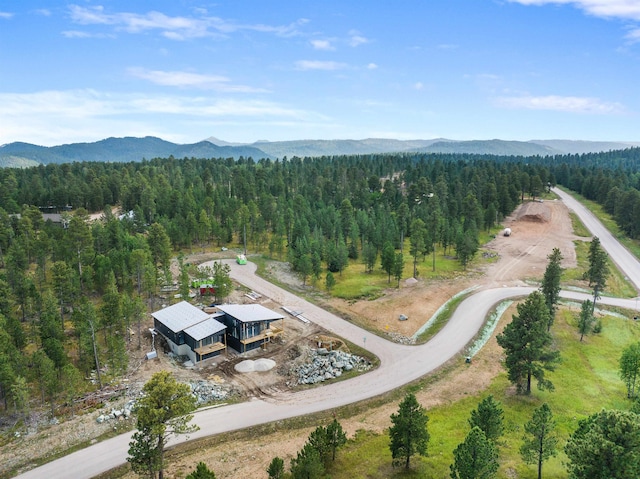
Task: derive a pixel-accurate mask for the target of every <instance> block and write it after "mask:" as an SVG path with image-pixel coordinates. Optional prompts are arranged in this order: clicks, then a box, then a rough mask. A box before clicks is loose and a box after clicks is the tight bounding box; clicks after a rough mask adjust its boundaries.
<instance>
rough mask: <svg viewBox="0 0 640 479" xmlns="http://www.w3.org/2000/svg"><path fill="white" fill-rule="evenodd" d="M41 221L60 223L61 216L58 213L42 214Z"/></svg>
mask: <svg viewBox="0 0 640 479" xmlns="http://www.w3.org/2000/svg"><path fill="white" fill-rule="evenodd" d="M42 219H43V220H44V221H51V222H52V223H62V215H61V214H60V213H43V214H42Z"/></svg>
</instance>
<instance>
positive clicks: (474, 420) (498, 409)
mask: <svg viewBox="0 0 640 479" xmlns="http://www.w3.org/2000/svg"><path fill="white" fill-rule="evenodd" d="M503 419H504V412H503V410H502V406H501V404H500V402H499V401H496V400H494V399H493V396H487V397H486V398H484V399H483V400H482V401H480V404H478V409H474V410H473V411H471V417H470V418H469V426H471V429H473V428H474V427H476V426H477V427H479V428H480V429H481V430H482V432H484V435H485V437H486V438H487V439H488V440H490V441H493V442H496V441H497V440H498V438H499V437H500V436H502V431H503V424H502V423H503Z"/></svg>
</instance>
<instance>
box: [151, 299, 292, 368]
mask: <svg viewBox="0 0 640 479" xmlns="http://www.w3.org/2000/svg"><path fill="white" fill-rule="evenodd" d="M216 309H217V310H218V312H216V313H213V314H210V313H205V312H204V311H202V310H201V309H199V308H196V307H195V306H193V305H191V304H189V303H188V302H186V301H181V302H180V303H177V304H174V305H172V306H168V307H166V308H164V309H161V310H160V311H156V312H154V313H151V316H152V317H153V322H154V327H155V329H156V331H158V332H159V333H160V334H162V336H164V337H165V338H166V340H167V342H168V343H169V346H170V348H171V351H172V352H173V353H174V354H176V355H179V356H188V357H189V359H191V361H192V362H193V363H194V364H196V363H199V362H200V361H204V360H205V359H209V358H212V357H214V356H217V355H219V354H220V353H221V352H222V351H226V348H227V345H229V346H231V347H232V348H233V349H235V350H236V351H238V352H240V353H244V352H246V351H251V350H253V349H257V348H259V347H264V345H266V344H267V343H269V342H270V341H271V340H272V339H274V338H276V337H278V336H280V335H281V334H282V333H283V332H284V316H282V315H281V314H279V313H276V312H274V311H271V310H270V309H268V308H265V307H264V306H261V305H259V304H225V305H220V306H216Z"/></svg>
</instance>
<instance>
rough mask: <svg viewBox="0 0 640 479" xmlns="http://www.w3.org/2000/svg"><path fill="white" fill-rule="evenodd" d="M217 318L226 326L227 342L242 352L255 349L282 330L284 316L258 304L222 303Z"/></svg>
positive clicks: (278, 334)
mask: <svg viewBox="0 0 640 479" xmlns="http://www.w3.org/2000/svg"><path fill="white" fill-rule="evenodd" d="M217 308H218V310H219V311H220V312H222V313H224V317H221V318H220V319H219V320H220V321H222V322H224V324H225V325H226V327H227V344H229V346H231V347H232V348H233V349H235V350H236V351H238V352H241V353H244V352H246V351H250V350H252V349H257V348H259V347H261V346H263V345H266V343H269V342H270V341H271V340H272V339H274V338H276V337H278V336H280V335H281V334H282V333H283V332H284V316H282V315H281V314H279V313H276V312H275V311H271V310H270V309H268V308H265V307H264V306H262V305H260V304H223V305H219V306H217Z"/></svg>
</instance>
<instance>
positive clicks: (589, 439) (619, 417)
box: [564, 409, 640, 479]
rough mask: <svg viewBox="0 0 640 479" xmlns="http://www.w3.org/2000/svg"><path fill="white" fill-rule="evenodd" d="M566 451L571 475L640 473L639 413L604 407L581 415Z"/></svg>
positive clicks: (574, 478)
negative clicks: (584, 416) (584, 417)
mask: <svg viewBox="0 0 640 479" xmlns="http://www.w3.org/2000/svg"><path fill="white" fill-rule="evenodd" d="M564 452H565V453H566V454H567V457H568V459H569V462H568V464H567V470H568V472H569V477H570V478H571V479H618V478H619V479H627V478H636V477H640V416H638V415H637V414H635V413H633V412H629V411H618V410H606V409H603V410H602V411H600V412H598V413H595V414H592V415H591V416H589V417H588V418H586V419H581V420H580V421H579V422H578V428H577V429H576V430H575V431H574V432H573V433H572V434H571V436H570V437H569V440H568V441H567V443H566V445H565V448H564Z"/></svg>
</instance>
